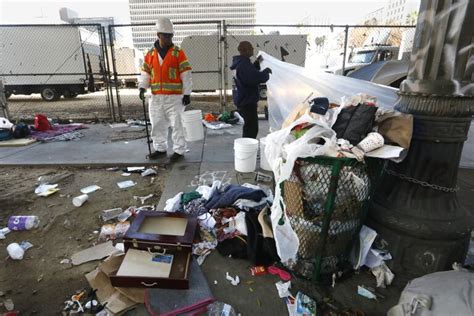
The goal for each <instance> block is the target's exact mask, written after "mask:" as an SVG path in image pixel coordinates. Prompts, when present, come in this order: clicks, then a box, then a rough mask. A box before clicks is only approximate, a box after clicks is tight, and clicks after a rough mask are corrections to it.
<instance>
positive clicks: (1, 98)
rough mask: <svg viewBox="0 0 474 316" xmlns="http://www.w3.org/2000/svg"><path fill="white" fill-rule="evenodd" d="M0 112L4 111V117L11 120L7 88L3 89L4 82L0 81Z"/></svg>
mask: <svg viewBox="0 0 474 316" xmlns="http://www.w3.org/2000/svg"><path fill="white" fill-rule="evenodd" d="M0 110H1V111H2V113H3V114H2V116H3V117H5V118H7V119H10V113H9V111H8V102H7V98H6V96H5V88H4V87H3V81H2V80H1V79H0Z"/></svg>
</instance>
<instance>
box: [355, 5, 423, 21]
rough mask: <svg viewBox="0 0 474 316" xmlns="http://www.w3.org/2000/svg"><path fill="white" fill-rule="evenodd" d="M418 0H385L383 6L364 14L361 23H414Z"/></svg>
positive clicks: (416, 15)
mask: <svg viewBox="0 0 474 316" xmlns="http://www.w3.org/2000/svg"><path fill="white" fill-rule="evenodd" d="M419 9H420V0H387V2H386V3H385V6H383V7H381V8H378V9H376V10H375V11H372V12H370V13H369V14H367V15H366V16H364V18H363V21H362V24H376V25H382V24H386V25H414V24H415V23H416V19H417V17H418V10H419Z"/></svg>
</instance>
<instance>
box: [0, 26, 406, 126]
mask: <svg viewBox="0 0 474 316" xmlns="http://www.w3.org/2000/svg"><path fill="white" fill-rule="evenodd" d="M123 34H128V37H127V36H125V37H127V40H123V37H124V36H121V35H123ZM414 34H415V27H414V26H367V25H352V26H350V25H229V24H226V23H225V21H199V22H189V23H188V22H186V23H179V22H176V23H175V36H174V38H173V41H174V43H175V44H177V45H178V46H180V47H182V48H183V49H184V50H185V52H186V54H187V56H188V58H189V60H190V63H191V65H192V67H193V97H192V105H191V107H195V108H200V109H203V110H204V111H220V110H222V109H224V108H225V109H231V108H232V107H233V105H232V101H231V95H230V94H231V89H232V74H231V71H230V69H229V66H230V65H231V61H232V56H234V55H237V54H238V51H237V46H238V44H239V42H240V41H242V40H247V41H250V42H251V43H252V44H253V46H254V48H255V52H256V53H257V52H258V51H260V50H263V51H265V52H266V53H268V54H270V55H272V56H274V57H276V58H278V59H279V60H283V61H285V62H289V63H293V64H295V65H298V66H302V67H306V68H309V69H314V71H325V72H329V73H334V74H337V75H349V76H351V73H353V72H354V71H355V70H357V69H359V68H361V67H364V66H367V65H372V64H374V63H376V62H377V61H388V60H401V61H402V62H404V63H405V64H404V65H405V66H404V67H405V68H406V69H407V68H408V60H409V56H410V53H411V48H412V46H413V38H414ZM156 38H157V37H156V30H155V24H153V23H148V24H133V25H132V24H127V25H110V26H109V27H108V28H104V27H101V26H100V25H99V24H81V25H71V24H63V25H0V43H1V44H0V56H2V60H1V61H0V80H2V81H3V84H4V85H5V91H6V96H7V97H9V98H8V106H9V109H10V115H11V118H12V119H19V118H27V119H30V118H32V117H33V116H34V115H35V114H36V113H44V114H46V115H47V116H48V117H52V118H59V119H77V120H90V119H106V120H115V121H122V120H126V119H128V118H140V117H142V116H143V108H142V105H141V102H140V100H139V98H138V91H137V83H138V76H139V74H140V67H141V64H142V63H143V58H144V54H145V53H146V52H147V51H148V50H149V49H150V48H151V47H153V43H154V42H155V41H156ZM33 57H34V58H33ZM402 70H403V69H402ZM404 78H405V76H404V74H403V73H402V77H400V78H398V79H396V80H395V82H391V83H384V84H388V85H392V86H394V87H398V85H399V84H400V83H401V81H402V80H403V79H404ZM364 79H366V80H370V79H371V78H364ZM262 91H263V94H262V98H263V99H264V98H265V93H264V92H265V90H264V89H263V90H262ZM264 105H265V102H261V106H264Z"/></svg>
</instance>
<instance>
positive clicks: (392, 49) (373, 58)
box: [326, 45, 399, 76]
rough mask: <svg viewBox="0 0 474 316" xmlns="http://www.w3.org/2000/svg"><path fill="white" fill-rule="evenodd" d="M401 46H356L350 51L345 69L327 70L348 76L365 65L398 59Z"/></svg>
mask: <svg viewBox="0 0 474 316" xmlns="http://www.w3.org/2000/svg"><path fill="white" fill-rule="evenodd" d="M398 52H399V47H396V46H388V45H376V46H367V47H361V48H355V49H353V50H352V52H350V53H349V58H348V62H347V63H346V65H345V68H344V71H343V70H342V67H336V68H332V69H327V70H326V72H328V73H332V74H335V75H343V76H347V75H348V74H350V73H351V72H353V71H355V70H357V69H359V68H362V67H364V66H367V65H370V64H373V63H376V62H379V61H387V60H392V59H397V57H398Z"/></svg>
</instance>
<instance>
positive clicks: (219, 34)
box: [217, 21, 224, 112]
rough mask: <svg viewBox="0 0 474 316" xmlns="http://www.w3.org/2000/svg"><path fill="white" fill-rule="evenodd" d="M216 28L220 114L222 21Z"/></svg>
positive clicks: (221, 104)
mask: <svg viewBox="0 0 474 316" xmlns="http://www.w3.org/2000/svg"><path fill="white" fill-rule="evenodd" d="M217 28H218V31H217V34H218V38H217V59H218V65H219V79H218V81H219V84H218V86H219V108H220V111H221V112H222V108H223V105H224V97H223V90H224V86H223V78H222V68H223V67H222V40H223V36H222V21H221V22H220V23H218V24H217Z"/></svg>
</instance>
